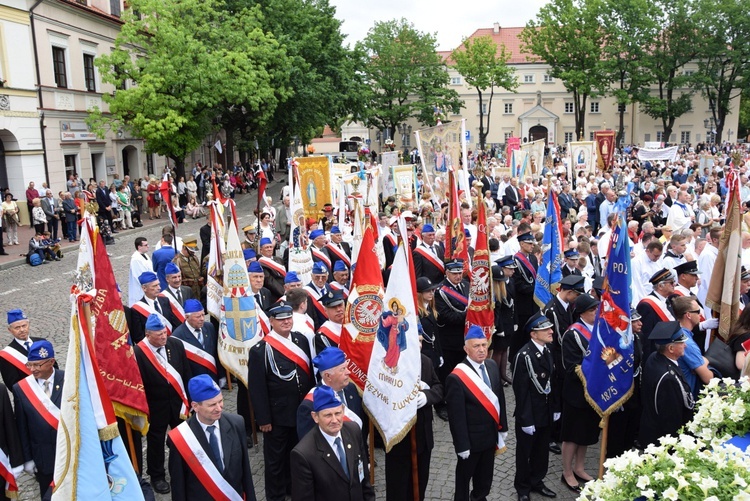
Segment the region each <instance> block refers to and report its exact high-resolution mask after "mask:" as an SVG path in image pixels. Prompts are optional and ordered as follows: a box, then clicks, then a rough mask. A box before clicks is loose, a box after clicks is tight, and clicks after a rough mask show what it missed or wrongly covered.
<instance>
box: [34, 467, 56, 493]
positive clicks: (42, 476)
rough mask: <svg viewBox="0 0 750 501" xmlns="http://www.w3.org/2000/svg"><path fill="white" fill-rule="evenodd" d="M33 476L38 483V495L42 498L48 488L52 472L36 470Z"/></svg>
mask: <svg viewBox="0 0 750 501" xmlns="http://www.w3.org/2000/svg"><path fill="white" fill-rule="evenodd" d="M34 476H35V477H36V481H37V483H38V484H39V497H40V498H43V497H44V495H45V494H46V493H47V491H48V490H50V484H51V483H52V480H53V477H54V473H42V472H40V471H38V472H36V473H35V474H34Z"/></svg>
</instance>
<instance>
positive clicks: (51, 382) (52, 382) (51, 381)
mask: <svg viewBox="0 0 750 501" xmlns="http://www.w3.org/2000/svg"><path fill="white" fill-rule="evenodd" d="M36 382H37V383H39V387H40V388H41V389H42V391H44V383H45V382H49V393H50V395H52V391H53V390H54V388H55V369H52V374H50V376H49V379H37V380H36Z"/></svg>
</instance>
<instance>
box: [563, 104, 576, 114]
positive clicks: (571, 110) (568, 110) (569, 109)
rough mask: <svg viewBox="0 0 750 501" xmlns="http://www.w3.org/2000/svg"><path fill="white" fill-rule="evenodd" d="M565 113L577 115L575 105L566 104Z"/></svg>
mask: <svg viewBox="0 0 750 501" xmlns="http://www.w3.org/2000/svg"><path fill="white" fill-rule="evenodd" d="M565 113H575V108H574V107H573V103H565Z"/></svg>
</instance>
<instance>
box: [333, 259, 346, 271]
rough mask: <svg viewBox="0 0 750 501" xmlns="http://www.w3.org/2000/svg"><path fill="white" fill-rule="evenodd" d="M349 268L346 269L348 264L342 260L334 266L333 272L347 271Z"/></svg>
mask: <svg viewBox="0 0 750 501" xmlns="http://www.w3.org/2000/svg"><path fill="white" fill-rule="evenodd" d="M348 269H349V268H347V267H346V263H344V262H343V261H341V260H340V259H339V260H338V261H336V264H334V265H333V271H347V270H348Z"/></svg>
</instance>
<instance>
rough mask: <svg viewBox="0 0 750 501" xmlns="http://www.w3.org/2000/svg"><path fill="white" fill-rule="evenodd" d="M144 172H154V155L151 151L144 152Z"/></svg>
mask: <svg viewBox="0 0 750 501" xmlns="http://www.w3.org/2000/svg"><path fill="white" fill-rule="evenodd" d="M146 172H148V173H149V174H153V173H154V155H153V154H152V153H146Z"/></svg>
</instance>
